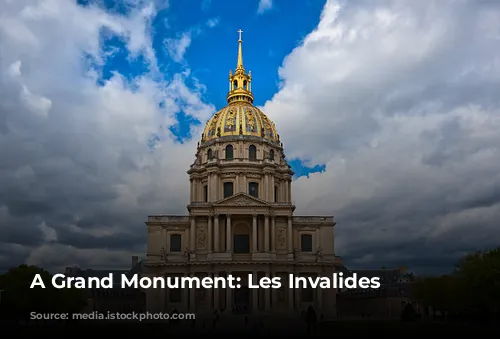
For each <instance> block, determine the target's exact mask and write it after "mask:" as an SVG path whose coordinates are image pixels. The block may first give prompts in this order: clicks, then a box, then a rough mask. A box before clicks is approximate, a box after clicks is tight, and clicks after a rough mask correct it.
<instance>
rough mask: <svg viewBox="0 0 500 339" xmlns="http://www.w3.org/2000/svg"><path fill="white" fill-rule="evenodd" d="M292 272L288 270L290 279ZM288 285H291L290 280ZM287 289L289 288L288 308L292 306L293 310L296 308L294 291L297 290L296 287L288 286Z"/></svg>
mask: <svg viewBox="0 0 500 339" xmlns="http://www.w3.org/2000/svg"><path fill="white" fill-rule="evenodd" d="M291 273H292V272H288V279H290V274H291ZM288 286H290V280H289V281H288ZM287 290H288V308H290V310H293V309H295V307H294V302H293V292H294V291H295V289H293V288H287Z"/></svg>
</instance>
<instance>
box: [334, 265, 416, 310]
mask: <svg viewBox="0 0 500 339" xmlns="http://www.w3.org/2000/svg"><path fill="white" fill-rule="evenodd" d="M354 273H356V274H357V275H358V276H362V277H367V278H370V279H371V278H373V277H379V278H380V288H377V289H362V288H359V289H343V290H342V291H339V294H338V296H337V306H338V317H339V318H343V319H363V318H365V319H400V317H401V313H402V312H403V310H404V308H405V307H406V305H407V304H412V306H413V308H414V309H415V311H418V312H420V307H419V305H418V304H417V303H416V301H415V300H414V298H413V286H414V280H415V279H414V276H413V275H412V274H411V273H408V272H407V271H406V268H404V267H400V268H395V269H387V268H381V269H378V270H377V269H372V270H352V271H348V272H346V273H344V274H345V276H348V275H351V274H354Z"/></svg>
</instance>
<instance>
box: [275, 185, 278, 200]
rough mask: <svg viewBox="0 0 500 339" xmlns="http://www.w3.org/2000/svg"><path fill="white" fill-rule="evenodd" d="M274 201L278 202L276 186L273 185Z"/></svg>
mask: <svg viewBox="0 0 500 339" xmlns="http://www.w3.org/2000/svg"><path fill="white" fill-rule="evenodd" d="M274 202H278V186H274Z"/></svg>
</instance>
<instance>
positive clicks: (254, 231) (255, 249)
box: [252, 214, 257, 252]
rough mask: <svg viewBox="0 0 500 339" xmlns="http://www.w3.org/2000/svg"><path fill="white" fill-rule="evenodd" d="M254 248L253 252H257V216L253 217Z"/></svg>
mask: <svg viewBox="0 0 500 339" xmlns="http://www.w3.org/2000/svg"><path fill="white" fill-rule="evenodd" d="M252 218H253V222H252V245H253V246H252V247H253V252H257V214H254V215H252Z"/></svg>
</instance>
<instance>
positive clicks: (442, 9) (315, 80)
mask: <svg viewBox="0 0 500 339" xmlns="http://www.w3.org/2000/svg"><path fill="white" fill-rule="evenodd" d="M499 32H500V6H499V4H497V3H494V2H476V1H463V0H461V1H453V2H451V1H422V2H401V1H377V2H371V1H357V2H337V1H327V3H326V4H325V7H324V9H323V12H322V14H321V19H320V21H319V24H318V25H317V27H316V28H315V29H314V30H313V31H312V32H311V33H310V34H308V35H307V36H306V37H305V38H304V40H303V41H302V43H301V44H300V46H297V47H296V48H295V49H294V50H293V51H292V52H291V53H290V54H289V55H288V56H287V57H286V58H285V60H284V61H283V64H282V67H281V68H280V69H279V74H280V77H281V83H280V90H279V92H278V93H276V94H275V95H274V97H273V98H272V100H269V101H268V102H267V103H266V104H265V105H264V107H263V110H264V111H265V112H267V113H268V114H269V116H270V117H271V118H272V119H273V120H274V121H275V122H276V125H277V128H278V131H279V132H280V134H281V137H282V141H283V143H284V145H285V148H286V151H287V156H288V158H290V159H294V158H297V159H301V160H302V161H303V162H304V163H306V164H307V165H317V164H324V165H326V170H325V171H324V172H322V173H315V174H312V175H310V177H309V178H307V177H301V178H299V179H297V180H296V181H295V182H294V184H293V192H295V194H294V198H295V203H296V205H297V213H306V214H328V215H330V214H335V215H336V218H337V221H338V225H337V231H336V232H337V233H336V234H337V238H336V239H337V240H336V249H337V254H339V255H341V256H344V257H345V258H346V261H347V263H352V264H356V263H358V266H360V265H361V266H365V267H366V266H370V265H371V266H377V265H379V266H382V265H384V266H391V265H392V266H396V265H404V264H406V265H408V266H410V267H413V268H415V269H417V270H418V269H424V267H425V268H426V269H430V268H432V266H436V267H435V269H436V270H443V269H445V270H446V269H449V268H450V267H451V265H452V264H453V263H454V261H455V260H456V259H457V258H458V257H459V256H461V255H463V253H466V252H467V251H471V250H476V249H481V248H485V247H489V246H495V245H498V243H497V242H496V241H495V239H498V237H499V236H500V230H499V229H498V227H497V226H498V219H499V218H500V191H499V187H500V175H499V174H498V173H500V163H499V162H498V159H499V158H500V135H499V134H498V130H500V100H499V97H498V88H499V85H500V77H499V75H500V63H499V59H498V54H499V52H500V47H499V44H498V41H499V37H500V35H499ZM299 192H300V193H299Z"/></svg>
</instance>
